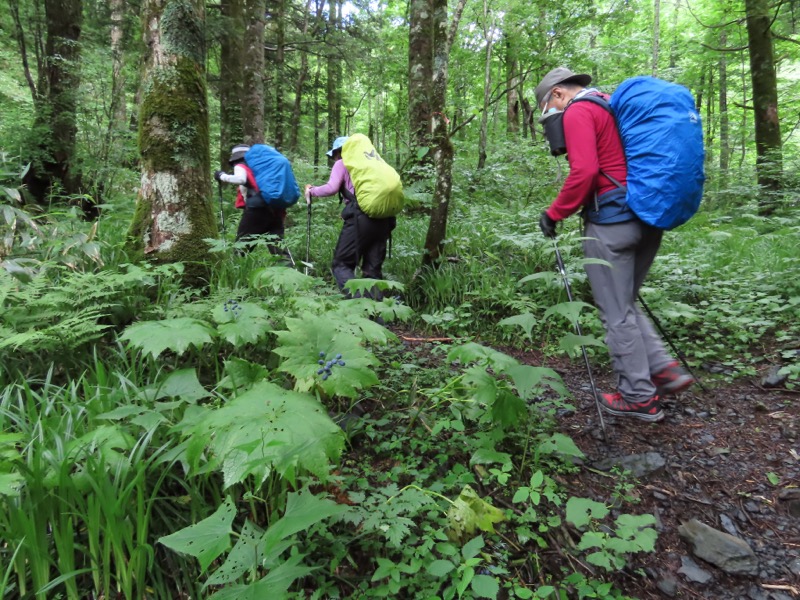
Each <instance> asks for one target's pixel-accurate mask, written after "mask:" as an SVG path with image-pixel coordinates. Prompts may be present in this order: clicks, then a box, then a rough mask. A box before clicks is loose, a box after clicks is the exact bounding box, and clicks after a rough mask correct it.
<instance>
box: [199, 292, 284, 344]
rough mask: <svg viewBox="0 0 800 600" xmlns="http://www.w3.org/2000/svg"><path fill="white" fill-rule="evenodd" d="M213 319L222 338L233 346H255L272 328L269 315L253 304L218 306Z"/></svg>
mask: <svg viewBox="0 0 800 600" xmlns="http://www.w3.org/2000/svg"><path fill="white" fill-rule="evenodd" d="M213 317H214V320H215V321H216V322H217V323H219V325H218V326H217V330H218V331H219V335H220V337H221V338H222V339H224V340H225V341H226V342H228V343H229V344H231V345H233V346H239V345H242V344H253V343H255V342H257V341H259V340H260V339H262V338H263V337H264V336H265V335H266V334H267V333H268V332H269V331H270V330H271V328H272V327H271V325H270V322H269V313H268V312H267V311H266V310H264V309H263V308H261V307H260V306H259V305H257V304H254V303H252V302H241V303H238V304H235V305H229V304H224V305H220V306H216V307H215V308H214V311H213Z"/></svg>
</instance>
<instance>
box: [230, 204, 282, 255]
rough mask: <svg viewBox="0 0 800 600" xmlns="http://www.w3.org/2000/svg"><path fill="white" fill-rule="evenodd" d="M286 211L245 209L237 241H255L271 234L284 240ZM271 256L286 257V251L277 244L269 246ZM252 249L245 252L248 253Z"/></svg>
mask: <svg viewBox="0 0 800 600" xmlns="http://www.w3.org/2000/svg"><path fill="white" fill-rule="evenodd" d="M285 221H286V209H283V208H280V209H276V208H269V207H264V208H245V209H244V213H243V214H242V220H241V221H239V229H238V231H237V232H236V241H237V242H239V241H243V242H247V241H255V240H256V239H257V238H258V236H260V235H264V234H269V235H274V236H277V237H278V238H280V239H281V240H282V239H283V233H284V227H285V225H284V223H285ZM268 248H269V251H270V253H271V254H280V255H282V256H283V255H285V254H286V251H285V250H283V249H282V248H281V247H280V246H278V245H276V244H269V245H268ZM251 249H252V248H249V249H247V250H245V252H248V251H249V250H251Z"/></svg>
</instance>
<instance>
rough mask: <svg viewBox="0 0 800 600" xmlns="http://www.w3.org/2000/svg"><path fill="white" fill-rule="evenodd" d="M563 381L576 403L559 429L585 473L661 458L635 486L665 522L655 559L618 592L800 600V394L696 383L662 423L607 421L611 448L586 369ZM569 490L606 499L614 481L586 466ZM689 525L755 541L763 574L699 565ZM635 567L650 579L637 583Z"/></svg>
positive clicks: (624, 580) (644, 506) (571, 371)
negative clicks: (581, 457) (683, 529)
mask: <svg viewBox="0 0 800 600" xmlns="http://www.w3.org/2000/svg"><path fill="white" fill-rule="evenodd" d="M698 374H699V375H700V377H701V378H702V377H703V373H702V372H699V373H698ZM562 376H563V378H564V380H565V382H566V383H567V385H568V387H569V388H570V389H571V390H572V391H573V393H574V394H575V396H576V398H577V399H580V400H576V405H579V406H578V407H577V408H578V410H577V411H576V412H575V413H574V414H571V415H567V416H565V417H564V418H562V420H561V426H562V428H563V431H564V433H567V434H569V435H570V436H571V437H572V438H573V439H574V440H575V442H576V443H577V444H578V445H579V446H580V448H581V449H582V450H583V451H584V452H585V453H586V456H587V461H586V462H587V463H588V464H589V465H592V464H596V463H597V462H598V461H600V460H602V459H606V458H608V457H619V456H629V455H640V454H643V453H647V452H651V453H658V454H659V455H661V456H662V457H663V458H664V460H665V464H664V466H663V468H661V469H658V470H656V471H655V472H653V473H652V474H650V475H648V476H646V477H643V478H642V479H640V485H638V486H637V487H636V489H635V491H636V493H637V494H638V495H639V497H640V500H641V504H639V506H638V508H639V509H641V512H649V513H651V514H653V515H655V516H656V518H657V521H658V529H659V538H658V542H657V551H656V552H655V553H654V554H650V555H643V556H641V557H638V558H637V559H635V560H636V562H635V563H634V564H632V565H631V569H630V570H627V569H626V572H625V573H621V574H620V575H619V577H618V578H617V583H618V585H619V586H620V587H621V589H623V590H624V591H625V592H626V593H627V594H629V595H631V596H633V597H636V598H668V597H681V598H713V599H715V600H728V599H731V600H733V599H736V600H739V599H751V600H788V599H791V598H798V597H800V489H798V486H800V454H798V452H800V448H798V417H800V403H798V400H800V396H798V393H797V392H794V391H791V390H786V389H777V390H767V389H764V388H763V387H761V386H760V385H759V384H758V383H756V382H757V381H760V378H758V379H755V380H753V381H752V382H751V381H740V382H737V383H734V384H727V385H717V384H711V383H710V382H706V385H707V386H708V387H710V388H711V389H710V390H709V391H708V392H703V391H702V390H701V389H700V388H699V387H698V386H694V387H693V388H692V389H691V390H690V391H687V392H685V393H683V394H682V395H681V396H679V397H678V398H676V399H674V400H669V401H668V403H667V405H666V407H665V412H666V418H665V419H664V420H663V421H662V422H660V423H655V424H649V423H644V422H641V421H637V420H636V419H623V418H615V417H611V416H608V415H606V416H605V421H606V429H607V432H608V444H606V443H605V442H604V440H603V439H602V435H601V434H600V427H599V422H598V421H599V420H598V416H597V411H596V408H595V406H594V404H593V403H592V402H591V400H590V398H591V394H590V391H589V386H588V384H587V377H586V372H585V370H580V369H578V365H577V364H576V363H570V364H569V365H568V366H567V365H565V369H564V370H563V371H562ZM597 379H598V388H599V389H601V390H611V389H613V385H612V384H611V381H610V378H609V377H608V376H607V375H604V376H600V377H598V378H597ZM570 486H573V490H572V491H573V493H574V494H581V495H586V496H588V497H592V498H595V499H597V500H601V499H605V500H609V499H610V496H609V480H608V478H607V477H603V476H602V475H600V474H597V473H594V472H592V471H590V470H588V469H582V470H581V472H580V473H579V474H578V475H577V476H575V477H573V479H572V480H571V481H570ZM637 512H639V510H638V509H637ZM691 519H697V520H698V521H700V522H702V523H705V524H706V525H709V526H710V527H713V528H715V529H718V530H720V531H723V532H727V533H730V534H732V535H735V536H736V537H739V538H741V539H742V540H744V541H745V542H747V544H748V545H749V546H750V547H751V548H752V550H753V551H754V553H755V555H756V558H757V561H758V566H757V569H756V570H757V574H756V575H730V574H727V573H725V572H724V571H723V570H722V569H720V568H717V567H715V566H714V565H711V564H709V563H708V562H706V561H703V560H701V559H700V558H697V557H696V556H693V553H692V545H691V544H690V543H689V542H688V541H686V540H685V539H682V538H681V537H680V536H679V533H678V528H679V526H680V525H681V524H682V523H685V522H687V521H689V520H691ZM637 569H641V570H642V571H643V572H644V573H645V574H646V576H645V577H642V576H641V575H639V574H634V572H635V571H636V570H637Z"/></svg>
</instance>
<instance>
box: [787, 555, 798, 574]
mask: <svg viewBox="0 0 800 600" xmlns="http://www.w3.org/2000/svg"><path fill="white" fill-rule="evenodd" d="M789 570H790V571H791V572H792V574H794V575H795V576H800V558H795V559H794V560H793V561H792V562H790V563H789Z"/></svg>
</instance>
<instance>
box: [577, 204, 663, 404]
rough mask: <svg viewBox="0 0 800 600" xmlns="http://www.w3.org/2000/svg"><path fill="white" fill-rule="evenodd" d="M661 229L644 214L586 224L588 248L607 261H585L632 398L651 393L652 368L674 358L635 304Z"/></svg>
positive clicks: (625, 392)
mask: <svg viewBox="0 0 800 600" xmlns="http://www.w3.org/2000/svg"><path fill="white" fill-rule="evenodd" d="M662 234H663V232H662V230H660V229H656V228H655V227H651V226H649V225H647V224H645V223H643V222H642V221H640V220H639V219H634V220H632V221H626V222H624V223H615V224H612V225H597V224H595V223H588V222H587V223H586V227H585V236H586V237H587V238H588V239H586V240H584V242H583V252H584V255H585V256H586V257H587V258H600V259H602V260H605V261H608V262H609V263H610V264H611V267H608V266H606V265H586V267H585V268H586V274H587V276H588V278H589V284H590V285H591V286H592V295H593V296H594V300H595V303H596V304H597V307H598V308H599V309H600V318H601V320H602V321H603V325H604V326H605V328H606V344H607V345H608V350H609V352H610V354H611V364H612V367H613V368H614V372H615V373H616V375H617V388H618V390H619V392H620V393H621V394H622V397H623V398H625V400H628V401H629V402H641V401H643V400H647V399H648V398H651V397H652V396H653V395H655V393H656V388H655V386H654V385H653V382H652V381H651V380H650V376H651V374H653V373H658V372H659V371H660V370H661V369H663V368H664V367H666V366H667V365H668V364H670V363H671V362H673V359H672V358H671V357H670V355H669V354H668V353H667V351H666V349H665V348H664V343H663V341H662V340H661V338H660V337H659V335H658V334H657V333H656V331H655V329H653V324H652V323H650V320H649V319H648V318H647V317H646V316H645V315H644V314H643V313H642V311H641V310H640V309H639V307H638V306H637V304H636V297H637V295H638V294H639V288H641V287H642V283H643V282H644V279H645V277H646V276H647V272H648V271H649V270H650V266H651V265H652V264H653V259H655V257H656V253H657V252H658V248H659V246H660V245H661V236H662Z"/></svg>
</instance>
